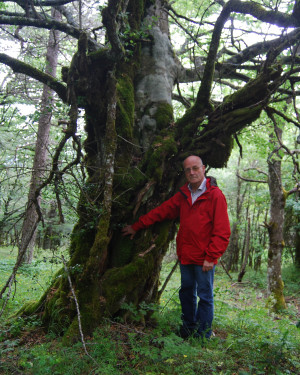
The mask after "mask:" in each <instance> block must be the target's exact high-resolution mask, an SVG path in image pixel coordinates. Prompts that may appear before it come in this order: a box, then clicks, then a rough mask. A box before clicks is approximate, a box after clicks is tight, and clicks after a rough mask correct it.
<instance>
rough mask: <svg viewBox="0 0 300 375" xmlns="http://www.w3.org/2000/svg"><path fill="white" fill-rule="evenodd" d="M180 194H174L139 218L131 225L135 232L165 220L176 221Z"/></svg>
mask: <svg viewBox="0 0 300 375" xmlns="http://www.w3.org/2000/svg"><path fill="white" fill-rule="evenodd" d="M180 199H181V196H180V193H176V194H175V195H174V196H173V197H171V198H170V199H168V200H167V201H165V202H164V203H162V204H161V205H160V206H158V207H156V208H154V209H153V210H151V211H149V212H148V213H147V214H146V215H143V216H141V217H140V218H139V219H138V221H136V222H135V223H134V224H132V228H133V229H134V230H135V231H138V230H140V229H144V228H148V227H149V226H150V225H152V224H154V223H156V222H159V221H163V220H166V219H170V220H172V219H176V218H177V217H178V216H179V212H180V209H179V206H180Z"/></svg>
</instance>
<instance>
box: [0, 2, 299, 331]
mask: <svg viewBox="0 0 300 375" xmlns="http://www.w3.org/2000/svg"><path fill="white" fill-rule="evenodd" d="M3 3H4V4H5V3H8V4H9V3H14V5H15V7H14V8H13V11H10V10H9V8H7V9H5V8H4V9H3V10H2V11H1V12H0V23H1V24H2V26H3V27H5V25H16V27H22V28H25V27H35V28H36V29H37V30H39V29H41V28H44V29H52V28H54V29H56V30H59V31H61V32H63V33H65V34H67V35H69V36H70V37H72V38H77V39H78V48H77V51H76V52H75V53H74V56H73V59H72V63H71V65H70V66H69V67H65V68H64V69H63V71H62V73H63V74H62V77H63V81H64V82H65V83H64V82H60V81H59V80H56V79H54V78H53V77H51V76H49V75H47V74H45V73H43V72H41V71H39V70H38V69H35V68H34V67H33V66H31V65H28V64H25V63H24V62H22V61H19V60H16V59H14V58H12V57H10V56H8V55H6V54H3V53H1V54H0V61H1V62H2V63H3V64H6V65H8V66H10V67H11V68H12V69H13V70H14V71H15V72H16V73H22V74H26V75H29V76H31V77H32V78H34V79H36V80H39V81H40V82H42V83H46V84H47V85H48V86H49V87H51V88H52V89H53V90H54V91H55V92H56V93H57V95H58V96H59V97H60V98H61V100H63V101H65V102H67V103H68V104H69V106H70V111H69V116H70V120H69V124H68V127H67V129H65V132H64V135H63V137H62V139H61V142H60V144H59V145H58V148H57V152H56V153H55V155H54V159H53V165H52V170H51V171H50V173H49V177H48V178H47V179H46V180H45V182H44V183H43V184H42V185H41V186H40V187H39V188H38V189H37V190H36V195H35V199H36V200H38V196H39V194H40V192H41V189H42V187H43V186H44V185H46V184H47V183H50V182H51V181H52V180H53V179H55V178H56V179H63V173H64V171H65V170H66V169H67V168H69V167H70V166H71V165H72V164H75V163H78V162H79V161H80V155H81V153H82V152H81V144H80V138H79V137H78V135H77V117H78V111H79V109H84V111H85V122H86V124H85V131H86V140H85V142H84V153H85V157H84V160H82V163H84V167H85V168H86V170H87V173H88V178H87V181H86V184H85V186H84V187H82V194H81V198H80V201H79V202H78V215H79V220H78V222H77V224H76V225H75V227H74V230H73V233H72V238H71V246H70V261H69V263H68V269H69V275H71V279H72V284H73V287H74V290H75V291H76V298H77V301H78V304H79V306H80V311H81V323H82V326H83V328H84V331H85V332H88V331H92V330H93V329H94V327H95V326H97V325H98V324H99V323H100V322H101V320H102V319H103V318H104V317H113V316H119V315H122V314H123V313H124V311H123V310H122V304H123V303H124V302H126V303H127V304H129V303H133V304H134V305H135V306H139V304H140V303H141V302H142V301H145V302H146V303H150V302H155V301H157V298H158V295H159V293H158V287H159V270H160V266H161V261H162V259H163V257H164V254H165V252H166V250H167V248H168V245H169V242H170V240H171V239H172V238H173V236H174V233H175V231H176V223H174V222H164V223H160V224H157V225H154V226H153V227H152V228H150V229H148V230H145V231H141V232H139V233H138V235H136V236H135V239H134V240H130V239H128V238H124V237H122V236H121V233H120V229H121V227H122V226H123V225H124V224H125V223H132V222H133V221H134V220H136V218H137V217H138V216H139V215H141V214H143V213H145V212H146V211H148V210H149V209H151V208H153V207H155V206H157V205H158V204H160V203H161V202H162V201H164V200H165V199H167V198H168V197H170V196H171V195H172V194H174V193H175V192H176V190H177V189H178V187H179V186H180V184H182V178H183V176H182V173H181V164H182V161H183V160H184V158H185V157H186V156H188V155H190V154H197V155H199V156H200V157H201V158H202V159H203V162H204V163H205V164H206V165H207V166H210V167H223V166H225V165H226V162H227V161H228V158H229V156H230V153H231V150H232V147H233V140H234V138H236V140H237V142H238V139H237V136H238V134H239V132H240V131H241V130H242V129H243V128H245V127H246V126H249V125H250V124H251V123H252V122H254V121H255V120H257V119H259V117H260V114H261V113H262V111H263V110H265V109H266V108H268V107H270V106H274V105H275V103H276V102H278V101H283V100H286V101H289V102H290V101H291V102H292V103H294V104H296V97H297V95H299V91H297V90H296V88H297V84H298V81H299V57H298V52H297V51H298V47H299V41H300V2H299V0H296V1H295V2H294V4H293V6H291V4H290V2H289V1H281V2H276V4H275V5H273V2H270V3H266V2H252V1H240V0H229V1H227V2H224V1H222V0H218V1H216V2H214V3H211V2H209V1H208V2H206V1H203V2H202V1H199V2H194V1H191V2H185V3H186V4H187V5H188V6H187V13H186V14H185V15H184V14H182V13H183V12H182V11H180V4H181V3H180V1H176V2H172V3H171V2H170V3H168V2H167V1H163V0H139V1H137V0H109V1H108V2H107V4H106V5H105V6H104V7H101V9H102V11H101V14H100V13H99V14H98V15H97V16H98V17H99V19H100V17H101V23H100V24H98V25H96V26H91V28H89V26H88V25H89V24H87V25H86V24H85V22H91V21H94V20H93V19H92V18H93V17H91V13H90V14H89V17H87V16H86V15H85V14H84V2H81V1H80V2H79V5H80V9H79V18H78V20H77V22H76V21H74V17H72V13H71V10H72V5H73V4H72V3H74V5H76V4H77V2H75V1H74V2H73V1H63V0H44V1H43V0H41V1H34V0H33V1H31V2H28V1H23V0H18V1H11V2H6V1H4V2H2V4H3ZM177 5H178V6H177ZM50 6H53V7H56V9H58V10H59V11H60V12H61V14H62V15H63V17H64V21H65V22H58V21H56V20H54V19H52V18H51V16H50V14H49V12H48V8H47V7H50ZM175 6H177V8H176V9H175V8H173V7H175ZM189 7H191V9H193V10H189ZM81 10H82V13H81ZM92 14H93V13H92ZM187 17H189V18H187ZM243 20H244V21H243ZM170 22H172V25H171V26H172V30H174V28H175V27H177V28H179V29H180V32H179V31H178V32H177V34H176V37H175V39H174V41H173V42H174V43H175V42H177V47H178V41H180V40H182V45H181V48H179V47H178V51H177V53H176V52H175V49H174V43H173V44H172V39H171V37H170ZM272 25H274V27H271V26H272ZM275 26H276V27H275ZM179 29H178V30H179ZM103 30H105V35H104V34H103ZM172 32H174V31H172ZM184 33H185V36H186V40H185V39H184V38H183V37H182V35H183V34H184ZM181 56H182V58H181ZM187 60H188V61H187ZM192 63H193V64H192ZM196 81H197V82H199V84H197V85H193V89H194V91H188V90H187V89H185V90H184V88H183V86H182V84H187V83H189V82H196ZM176 85H177V92H176V93H173V89H174V87H175V86H176ZM195 90H196V91H195ZM184 92H187V94H188V97H185V96H184ZM192 94H194V95H192ZM172 99H176V100H178V101H179V102H181V103H182V104H183V105H184V106H185V107H186V108H187V109H186V111H185V113H183V114H182V116H181V117H178V118H174V113H173V101H172ZM294 107H295V110H296V105H295V106H294ZM282 116H284V114H282ZM295 117H296V115H295ZM289 120H291V121H294V123H295V125H297V121H296V120H293V119H289ZM298 126H299V125H298ZM69 139H72V140H73V143H74V147H75V149H76V151H77V158H76V159H74V161H73V162H72V163H71V165H68V166H65V167H64V169H60V155H61V152H62V150H63V147H64V145H65V144H66V142H67V141H68V140H69ZM240 147H241V145H240ZM33 309H35V310H36V309H39V311H41V312H42V318H43V320H44V323H45V324H46V325H48V326H52V327H54V326H55V327H56V328H57V329H58V330H65V329H67V331H66V332H65V335H66V337H70V336H71V337H73V336H74V335H77V334H78V324H77V318H76V303H75V301H74V299H73V298H72V295H71V292H70V285H69V282H68V278H67V276H66V274H63V272H62V275H61V277H58V278H56V279H55V280H54V281H53V284H52V285H51V288H50V289H49V291H48V292H47V293H46V294H45V295H44V296H43V298H42V299H41V301H39V303H38V304H36V305H34V308H33V307H32V308H31V309H28V312H29V311H31V312H32V310H33Z"/></svg>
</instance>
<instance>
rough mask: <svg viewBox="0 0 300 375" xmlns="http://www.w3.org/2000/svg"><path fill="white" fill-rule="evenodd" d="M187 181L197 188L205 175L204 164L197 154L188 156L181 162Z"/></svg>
mask: <svg viewBox="0 0 300 375" xmlns="http://www.w3.org/2000/svg"><path fill="white" fill-rule="evenodd" d="M183 168H184V173H185V177H186V179H187V181H188V182H189V183H190V184H191V186H192V187H194V188H198V187H199V186H200V185H201V182H202V181H203V179H204V176H205V166H204V165H203V164H202V162H201V160H200V158H198V157H197V156H189V157H188V158H187V159H185V161H184V163H183Z"/></svg>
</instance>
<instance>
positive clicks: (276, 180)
mask: <svg viewBox="0 0 300 375" xmlns="http://www.w3.org/2000/svg"><path fill="white" fill-rule="evenodd" d="M277 132H278V134H280V135H281V131H280V130H279V129H277ZM271 142H272V143H273V144H274V136H273V137H271ZM268 174H269V178H268V184H269V191H270V198H271V203H270V220H269V223H268V224H267V228H268V233H269V252H268V271H267V272H268V274H267V279H268V286H267V288H268V289H267V292H268V295H269V301H270V305H271V307H272V308H273V309H274V310H280V309H283V308H286V304H285V299H284V295H283V281H282V277H281V255H282V250H283V246H284V240H283V226H284V206H285V197H284V194H283V188H282V182H281V156H280V155H279V153H278V152H276V150H274V152H273V153H272V154H271V155H270V157H269V160H268Z"/></svg>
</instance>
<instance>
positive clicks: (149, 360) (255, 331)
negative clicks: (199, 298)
mask: <svg viewBox="0 0 300 375" xmlns="http://www.w3.org/2000/svg"><path fill="white" fill-rule="evenodd" d="M0 251H2V257H1V258H2V259H1V261H0V270H1V274H0V287H1V286H2V285H3V283H4V282H5V281H6V275H7V273H8V272H9V269H10V267H11V265H12V262H11V260H9V258H10V254H9V252H8V251H4V250H3V249H1V250H0ZM51 262H52V263H51ZM172 265H173V264H172V263H165V264H164V265H163V269H162V275H161V276H162V279H165V278H166V276H167V275H168V273H169V271H170V269H171V268H172ZM60 266H61V265H59V264H54V263H53V260H52V261H51V257H47V258H43V257H42V258H41V259H40V260H39V261H37V262H36V263H35V264H33V265H32V266H27V267H23V268H22V269H21V270H20V272H19V274H18V278H17V280H18V282H17V286H16V292H15V296H14V298H13V299H11V300H10V301H9V303H8V308H7V311H8V312H9V314H12V313H14V312H15V311H17V310H18V308H19V307H20V306H21V305H22V304H23V303H24V301H26V300H31V299H37V298H38V297H39V295H40V294H41V293H42V291H43V290H44V289H45V288H46V287H47V285H48V284H49V280H51V277H52V276H53V274H54V273H55V271H56V270H57V268H58V267H60ZM265 275H266V272H265V270H262V271H259V272H254V271H251V270H247V273H246V275H245V277H244V279H243V282H242V283H237V282H236V281H235V280H236V279H237V275H236V274H232V275H231V276H232V280H231V279H229V277H228V276H227V275H226V274H225V273H224V271H223V270H222V268H221V267H218V268H217V272H216V277H215V320H214V326H213V330H214V334H215V335H214V336H213V337H212V338H211V339H210V340H209V341H207V342H205V343H202V342H199V341H198V340H197V339H193V338H191V339H189V340H182V339H181V338H179V337H178V336H176V334H175V333H174V332H175V331H176V329H177V327H178V325H179V324H180V304H179V300H178V287H179V282H180V281H179V280H180V277H179V271H178V270H177V271H176V272H175V273H174V275H173V276H172V278H171V280H170V282H169V283H168V285H167V287H166V290H165V291H164V293H163V295H162V298H161V303H160V305H159V306H153V305H151V306H147V305H145V304H143V305H141V306H140V310H139V311H134V307H133V306H130V305H127V306H125V305H124V306H123V308H127V309H129V310H130V312H131V315H132V316H134V314H136V316H139V315H140V314H143V313H144V314H146V312H147V310H149V309H151V310H154V311H155V312H154V316H153V319H152V320H151V322H149V324H148V325H147V326H146V327H142V326H138V325H137V324H135V325H130V324H128V323H126V322H123V321H110V320H107V321H105V322H104V324H103V325H102V326H101V327H99V328H98V329H97V330H96V331H95V333H94V335H93V337H85V344H86V349H87V351H88V354H89V355H86V353H85V351H84V348H83V345H82V343H81V342H79V343H77V344H74V345H73V346H70V347H67V346H63V345H62V343H61V339H60V338H59V337H56V336H55V334H54V333H52V332H48V333H47V334H45V333H44V332H43V327H41V325H40V322H39V320H38V319H37V318H32V317H31V318H27V319H25V318H20V317H19V318H17V319H8V312H6V315H5V316H4V317H2V319H1V320H0V324H1V328H0V374H3V375H8V374H10V375H11V374H22V375H31V374H32V375H46V374H47V375H48V374H52V375H62V374H64V375H77V374H78V375H83V374H101V375H106V374H107V375H108V374H109V375H120V374H121V375H127V374H128V375H140V374H143V375H158V374H160V375H162V374H165V375H177V374H178V375H179V374H180V375H182V374H184V375H192V374H200V375H201V374H205V375H207V374H209V375H210V374H212V375H213V374H223V375H250V374H252V375H259V374H270V375H282V374H299V373H300V359H299V358H300V350H299V339H300V330H299V328H297V322H298V320H299V312H298V309H299V298H300V296H299V282H298V280H299V270H296V269H295V268H294V267H293V266H291V265H288V266H286V267H284V269H283V279H284V282H285V296H286V299H287V304H288V308H287V310H286V311H283V312H282V313H280V314H275V313H273V312H271V311H269V310H268V309H267V308H266V306H265V287H266V277H265ZM297 284H298V288H297ZM154 318H155V319H154Z"/></svg>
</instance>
